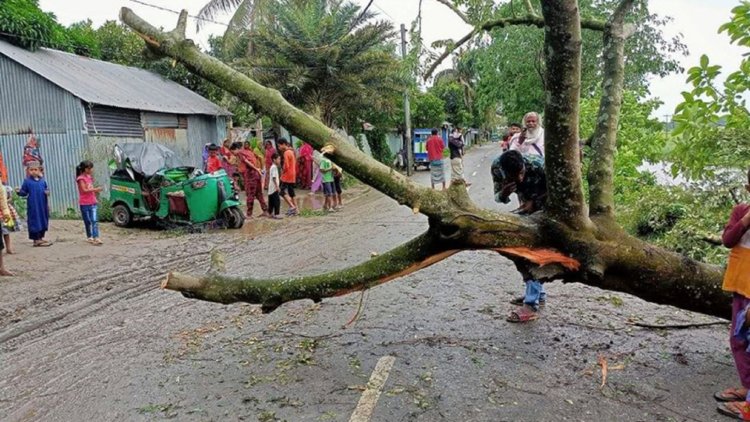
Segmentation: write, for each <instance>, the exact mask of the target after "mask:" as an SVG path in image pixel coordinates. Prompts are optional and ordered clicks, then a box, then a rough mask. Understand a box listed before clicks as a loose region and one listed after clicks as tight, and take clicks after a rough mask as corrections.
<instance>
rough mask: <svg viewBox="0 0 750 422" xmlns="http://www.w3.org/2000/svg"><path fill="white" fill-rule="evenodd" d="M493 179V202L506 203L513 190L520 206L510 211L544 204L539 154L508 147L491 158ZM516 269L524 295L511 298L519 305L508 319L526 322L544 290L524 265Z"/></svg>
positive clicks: (535, 208)
mask: <svg viewBox="0 0 750 422" xmlns="http://www.w3.org/2000/svg"><path fill="white" fill-rule="evenodd" d="M491 171H492V181H493V183H494V192H495V202H501V203H503V204H507V203H509V202H510V195H511V194H512V193H514V192H515V193H516V195H517V196H518V202H519V207H518V208H517V209H515V210H514V211H513V212H515V213H518V214H522V215H528V214H532V213H534V212H537V211H540V210H541V209H542V208H544V203H545V200H546V198H547V179H546V176H545V173H544V160H543V159H542V157H541V156H539V155H522V154H521V153H520V152H518V151H515V150H511V151H507V152H504V153H503V154H501V155H500V156H499V157H497V158H496V159H495V160H494V161H493V162H492V167H491ZM516 267H517V268H518V272H520V273H521V275H522V276H523V280H524V283H526V292H525V294H524V296H523V297H519V298H516V299H514V300H512V301H511V303H512V304H514V305H519V307H518V308H517V309H516V310H514V311H512V312H511V313H510V315H509V316H508V321H510V322H528V321H533V320H535V319H537V318H538V315H537V311H538V309H539V306H540V305H541V304H544V303H545V300H546V296H547V294H546V292H545V291H544V286H543V285H542V283H541V282H540V281H539V280H535V279H534V278H533V277H532V276H531V274H530V273H529V271H528V270H527V269H526V268H523V267H522V265H520V264H519V263H516Z"/></svg>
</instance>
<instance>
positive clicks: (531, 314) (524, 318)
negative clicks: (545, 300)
mask: <svg viewBox="0 0 750 422" xmlns="http://www.w3.org/2000/svg"><path fill="white" fill-rule="evenodd" d="M537 319H539V313H538V312H537V311H535V310H534V309H532V308H531V307H530V306H519V307H518V308H516V309H515V310H513V311H511V312H510V314H509V315H508V317H507V318H505V320H506V321H508V322H514V323H520V324H522V323H524V322H530V321H535V320H537Z"/></svg>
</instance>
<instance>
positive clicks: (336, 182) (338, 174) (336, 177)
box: [333, 164, 344, 211]
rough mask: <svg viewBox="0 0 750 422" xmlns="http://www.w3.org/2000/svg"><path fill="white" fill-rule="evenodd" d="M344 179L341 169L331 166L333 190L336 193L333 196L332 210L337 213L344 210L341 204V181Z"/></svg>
mask: <svg viewBox="0 0 750 422" xmlns="http://www.w3.org/2000/svg"><path fill="white" fill-rule="evenodd" d="M343 178H344V172H343V170H341V167H339V166H337V165H336V164H334V165H333V189H334V190H335V191H336V192H335V195H334V196H333V209H334V210H336V211H339V210H341V209H343V208H344V204H343V203H342V202H341V192H342V191H343V189H341V180H342V179H343Z"/></svg>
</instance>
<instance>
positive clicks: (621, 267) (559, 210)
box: [120, 0, 729, 317]
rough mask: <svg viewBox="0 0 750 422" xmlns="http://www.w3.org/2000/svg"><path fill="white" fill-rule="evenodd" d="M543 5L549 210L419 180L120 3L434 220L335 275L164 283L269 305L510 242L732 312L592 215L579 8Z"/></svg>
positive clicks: (663, 256) (628, 285)
mask: <svg viewBox="0 0 750 422" xmlns="http://www.w3.org/2000/svg"><path fill="white" fill-rule="evenodd" d="M542 4H543V9H542V10H543V13H544V16H545V19H546V20H547V28H548V29H546V31H545V32H546V43H547V56H546V57H547V61H548V62H547V75H548V79H549V83H550V85H551V86H550V89H549V93H548V100H547V102H548V105H547V107H546V110H547V116H546V118H547V121H548V124H547V128H548V132H547V142H548V144H547V151H548V161H547V172H548V174H549V175H550V176H553V175H555V174H558V173H559V174H561V175H565V177H560V176H554V177H552V182H551V183H550V184H549V188H548V190H549V191H550V193H551V195H550V197H549V201H550V202H552V203H551V204H550V211H549V212H546V213H536V214H534V215H532V216H528V217H521V216H518V215H514V214H508V213H498V212H493V211H489V210H484V209H480V208H478V207H477V206H476V205H475V204H474V203H473V202H472V201H471V200H470V199H469V197H468V194H467V192H466V188H465V185H463V184H462V183H454V184H453V185H452V186H451V187H450V188H449V189H448V190H447V191H445V192H438V191H433V190H431V189H427V188H423V187H421V186H418V185H416V184H414V183H413V182H411V181H410V180H408V179H406V178H405V177H403V176H401V175H400V174H398V173H395V172H393V171H392V170H391V169H389V168H387V167H385V166H383V165H381V164H379V163H377V162H375V161H374V160H372V159H371V158H369V157H367V156H365V155H364V154H362V153H360V152H359V151H358V150H356V149H354V148H352V147H350V146H348V144H347V143H346V141H345V140H344V139H341V138H340V136H339V135H337V134H336V133H335V132H334V131H333V130H332V129H329V128H327V127H325V126H324V125H323V124H322V123H320V122H319V121H317V120H315V119H313V118H312V117H311V116H309V115H307V114H305V113H303V112H301V111H300V110H298V109H296V108H295V107H293V106H292V105H290V104H289V103H287V102H286V101H285V100H284V99H283V98H282V97H281V96H280V95H279V93H278V92H276V91H274V90H271V89H268V88H265V87H263V86H261V85H259V84H257V83H256V82H254V81H253V80H251V79H250V78H248V77H247V76H245V75H242V74H240V73H238V72H236V71H234V70H233V69H231V68H229V67H228V66H226V65H225V64H223V63H221V62H219V61H218V60H216V59H214V58H211V57H209V56H207V55H205V54H203V53H201V52H200V51H199V50H198V49H197V48H196V47H195V45H194V44H193V43H192V42H190V41H188V40H185V39H184V32H182V31H181V30H177V31H172V32H169V33H164V32H162V31H159V30H157V29H156V28H154V27H153V26H151V25H149V24H148V23H146V22H144V21H143V20H141V19H140V18H138V17H137V16H136V15H135V14H133V12H132V11H130V10H129V9H127V8H123V9H122V11H121V15H120V16H121V19H122V20H123V21H124V22H125V23H126V24H127V25H128V26H130V27H131V28H132V29H133V30H135V31H136V33H138V34H139V35H140V36H141V37H142V38H143V39H144V40H145V41H146V43H147V45H148V46H149V48H151V49H152V50H153V51H154V52H156V53H158V54H161V55H164V56H168V57H171V58H173V59H175V60H177V61H179V62H180V63H182V64H184V65H185V66H186V67H187V68H188V69H190V70H191V71H192V72H194V73H195V74H197V75H199V76H202V77H204V78H205V79H207V80H209V81H211V82H213V83H215V84H217V85H218V86H220V87H222V88H224V89H226V90H227V91H229V92H231V93H232V94H234V95H235V96H237V97H238V98H240V99H242V100H243V101H246V102H248V103H249V104H251V105H253V106H254V107H255V108H256V109H257V110H259V111H260V112H261V113H263V114H266V115H268V116H269V117H272V118H273V119H274V120H276V121H279V122H280V123H282V124H283V125H284V126H286V127H287V128H289V129H290V130H291V131H292V132H294V133H296V134H299V135H300V136H303V137H305V139H306V140H307V141H308V142H310V143H311V144H312V145H314V146H315V147H317V148H321V147H323V146H326V147H331V148H333V149H335V154H334V159H335V161H336V162H337V163H338V164H339V165H340V166H341V167H343V168H344V169H345V170H346V171H348V172H350V173H352V174H353V175H354V176H356V177H358V178H359V179H361V180H363V181H364V182H365V183H367V184H369V185H371V186H373V187H374V188H375V189H378V190H379V191H381V192H383V193H384V194H386V195H388V196H390V197H391V198H393V199H395V200H396V201H398V202H399V203H401V204H405V205H408V206H409V207H411V208H412V209H413V210H414V211H415V212H421V213H423V214H425V215H427V216H428V221H429V230H428V232H427V233H426V234H424V235H422V236H420V237H418V238H417V239H415V240H413V241H411V242H409V243H407V244H405V245H403V246H401V247H399V248H397V249H394V250H393V251H391V252H389V253H387V254H385V255H383V256H382V257H378V258H375V259H372V260H370V261H368V262H366V263H363V264H360V265H358V266H355V267H353V268H349V269H344V270H341V271H336V272H333V273H328V274H322V275H312V276H305V277H294V278H287V279H276V280H264V279H255V278H228V277H222V276H218V275H211V276H206V277H192V276H186V275H182V274H178V273H172V274H171V275H170V277H169V278H168V279H167V281H166V282H165V283H164V287H165V288H168V289H174V290H178V291H182V292H183V293H184V294H185V295H186V296H189V297H194V298H197V299H202V300H210V301H215V302H220V303H232V302H236V301H246V302H250V303H258V304H262V305H263V306H264V309H265V310H272V309H274V308H275V307H277V306H279V305H280V304H281V303H283V302H285V301H289V300H297V299H303V298H310V299H313V300H320V299H322V298H324V297H330V296H335V295H338V294H343V293H346V292H350V291H354V290H359V289H363V288H368V287H372V286H374V285H377V284H380V283H382V282H385V281H388V280H391V279H393V278H395V277H399V276H402V275H404V274H407V273H409V272H413V271H416V270H419V269H421V268H424V267H425V266H427V265H431V264H432V263H434V262H437V261H438V260H440V259H443V258H445V257H447V256H450V255H451V254H453V253H456V252H457V251H459V250H471V249H490V250H496V251H498V252H501V253H502V250H503V248H513V247H520V246H523V247H528V248H547V249H549V248H552V249H556V250H557V251H560V252H562V253H564V254H565V255H567V256H569V257H571V258H573V259H575V260H577V261H578V262H580V264H581V266H580V270H578V271H576V272H571V271H562V272H560V273H559V274H558V276H559V277H560V278H561V279H562V280H563V281H565V282H582V283H585V284H588V285H591V286H597V287H601V288H604V289H611V290H617V291H623V292H627V293H631V294H633V295H635V296H638V297H641V298H644V299H646V300H650V301H654V302H657V303H663V304H670V305H674V306H677V307H680V308H683V309H688V310H693V311H698V312H703V313H706V314H710V315H716V316H720V317H727V316H728V315H729V296H728V295H727V294H725V293H724V292H722V290H721V272H722V271H721V269H720V268H718V267H715V266H710V265H706V264H702V263H700V262H696V261H693V260H690V259H687V258H685V257H682V256H680V255H678V254H675V253H672V252H669V251H666V250H663V249H660V248H657V247H655V246H652V245H649V244H648V243H645V242H643V241H641V240H638V239H636V238H633V237H632V236H629V235H627V234H626V233H625V232H624V231H623V230H622V229H621V228H620V227H618V226H617V225H616V224H615V223H614V220H613V219H612V218H611V216H607V215H592V216H591V217H590V219H589V216H588V215H587V213H586V212H585V209H586V204H585V202H584V201H583V194H582V188H581V174H580V163H579V160H578V137H577V135H578V132H577V127H578V121H577V116H578V86H579V69H580V62H579V57H580V25H579V24H578V11H577V9H576V7H575V5H576V2H575V1H574V0H565V1H563V0H557V1H552V0H547V1H544V2H543V3H542ZM181 19H183V18H182V16H181ZM575 50H577V51H578V52H576V51H575ZM620 89H622V87H621V84H620ZM550 155H551V156H550ZM553 201H554V202H553ZM558 202H560V203H558ZM553 275H554V274H553Z"/></svg>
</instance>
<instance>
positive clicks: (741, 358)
mask: <svg viewBox="0 0 750 422" xmlns="http://www.w3.org/2000/svg"><path fill="white" fill-rule="evenodd" d="M745 189H747V190H748V191H749V192H750V172H748V184H747V185H745ZM748 228H750V205H748V204H739V205H737V206H735V207H734V209H733V210H732V216H731V217H730V218H729V222H728V223H727V225H726V227H725V228H724V234H723V235H722V237H721V240H722V243H724V246H726V247H727V248H732V251H731V252H730V253H729V262H728V264H727V269H726V272H725V273H724V284H723V285H722V289H724V290H726V291H727V292H730V293H731V294H732V325H731V328H730V330H729V346H730V348H731V350H732V356H733V357H734V363H735V366H736V367H737V373H738V375H739V378H740V383H741V384H742V386H741V387H737V388H728V389H726V390H724V391H720V392H718V393H716V394H714V398H715V399H716V400H717V401H719V402H721V403H719V405H718V407H717V410H718V411H719V413H722V414H725V415H727V416H731V417H734V418H735V419H739V420H743V421H750V403H748V402H750V392H748V389H750V352H748V340H747V339H748V331H750V328H748V326H750V324H748V322H749V321H750V319H749V318H748V311H750V231H748Z"/></svg>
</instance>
